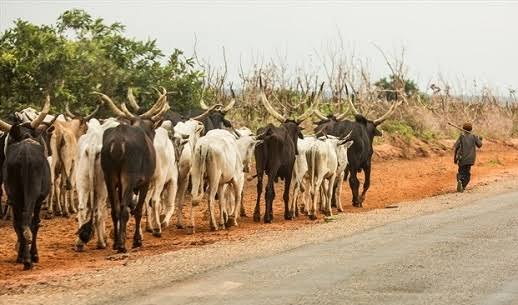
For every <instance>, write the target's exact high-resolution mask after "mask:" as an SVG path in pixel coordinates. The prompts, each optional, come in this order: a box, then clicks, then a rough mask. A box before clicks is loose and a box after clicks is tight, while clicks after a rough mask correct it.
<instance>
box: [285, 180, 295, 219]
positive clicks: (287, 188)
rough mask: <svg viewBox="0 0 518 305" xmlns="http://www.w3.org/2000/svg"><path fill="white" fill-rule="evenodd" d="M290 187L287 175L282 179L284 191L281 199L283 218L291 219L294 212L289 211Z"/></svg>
mask: <svg viewBox="0 0 518 305" xmlns="http://www.w3.org/2000/svg"><path fill="white" fill-rule="evenodd" d="M290 187H291V175H288V177H286V179H285V180H284V193H283V194H282V199H283V200H284V219H285V220H293V218H294V217H295V215H294V213H291V209H290Z"/></svg>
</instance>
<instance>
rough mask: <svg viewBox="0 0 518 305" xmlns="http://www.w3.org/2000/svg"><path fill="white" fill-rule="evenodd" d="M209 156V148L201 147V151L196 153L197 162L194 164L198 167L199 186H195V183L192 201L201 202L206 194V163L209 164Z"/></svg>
mask: <svg viewBox="0 0 518 305" xmlns="http://www.w3.org/2000/svg"><path fill="white" fill-rule="evenodd" d="M208 155H209V149H208V148H207V146H206V145H200V146H199V151H196V156H195V158H196V160H195V163H194V166H196V165H198V174H197V175H196V179H198V181H197V184H198V185H195V184H194V183H193V186H192V192H193V198H192V200H193V201H194V202H198V201H200V199H201V197H203V193H204V189H205V187H204V180H205V179H204V177H205V172H206V170H207V166H206V163H207V158H208ZM191 177H192V176H191Z"/></svg>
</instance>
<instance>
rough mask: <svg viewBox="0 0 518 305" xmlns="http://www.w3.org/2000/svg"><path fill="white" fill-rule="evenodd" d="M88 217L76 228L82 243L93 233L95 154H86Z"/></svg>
mask: <svg viewBox="0 0 518 305" xmlns="http://www.w3.org/2000/svg"><path fill="white" fill-rule="evenodd" d="M88 190H89V192H88V201H89V204H88V205H87V206H88V207H87V209H88V213H87V214H86V217H87V219H88V221H87V222H85V223H84V224H83V225H82V226H81V227H80V228H79V230H78V232H77V234H78V235H79V239H80V240H81V241H82V242H83V243H85V244H86V243H88V242H89V241H90V240H91V239H92V238H93V234H94V228H93V221H94V213H96V209H97V203H96V202H95V154H90V155H88Z"/></svg>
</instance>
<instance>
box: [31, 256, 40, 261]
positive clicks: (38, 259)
mask: <svg viewBox="0 0 518 305" xmlns="http://www.w3.org/2000/svg"><path fill="white" fill-rule="evenodd" d="M31 260H32V262H33V263H39V262H40V257H39V256H38V255H37V254H35V255H31Z"/></svg>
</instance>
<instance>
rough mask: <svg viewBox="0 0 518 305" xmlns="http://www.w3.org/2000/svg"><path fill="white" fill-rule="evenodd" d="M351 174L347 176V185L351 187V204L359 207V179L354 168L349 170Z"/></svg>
mask: <svg viewBox="0 0 518 305" xmlns="http://www.w3.org/2000/svg"><path fill="white" fill-rule="evenodd" d="M350 174H351V176H350V177H349V186H350V187H351V191H352V193H353V206H354V207H361V203H360V198H359V194H358V193H359V188H360V181H359V180H358V177H357V175H358V172H357V171H356V169H352V170H350Z"/></svg>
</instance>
